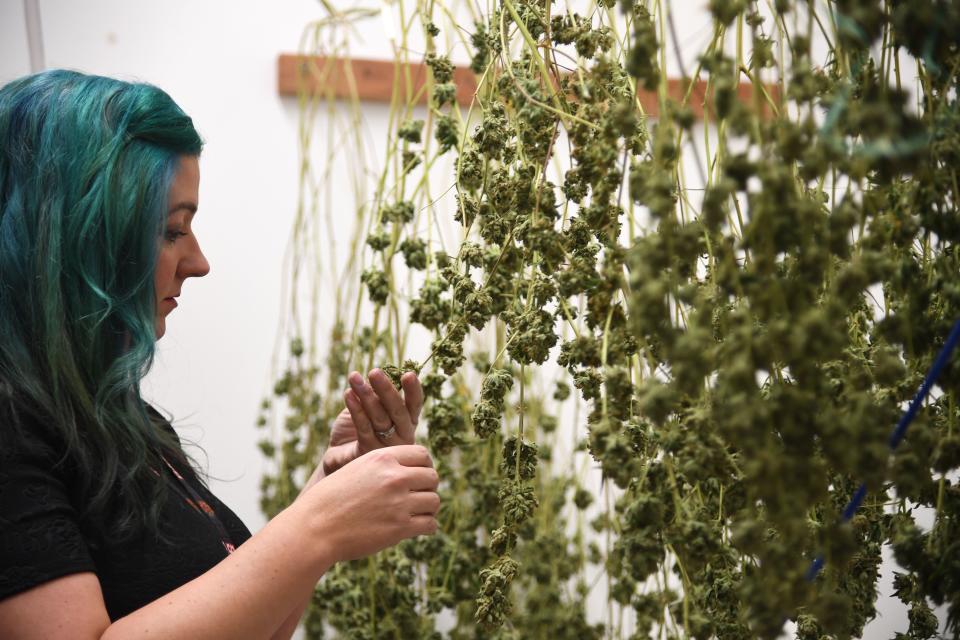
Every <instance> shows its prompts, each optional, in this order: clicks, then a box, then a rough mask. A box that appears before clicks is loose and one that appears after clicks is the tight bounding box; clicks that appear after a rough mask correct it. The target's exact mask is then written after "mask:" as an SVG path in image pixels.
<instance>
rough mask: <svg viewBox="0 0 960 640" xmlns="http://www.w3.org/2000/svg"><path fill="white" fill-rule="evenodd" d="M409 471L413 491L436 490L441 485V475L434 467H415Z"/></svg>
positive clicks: (410, 485)
mask: <svg viewBox="0 0 960 640" xmlns="http://www.w3.org/2000/svg"><path fill="white" fill-rule="evenodd" d="M409 472H410V484H409V487H410V490H411V491H436V490H437V487H438V486H439V485H440V475H439V474H438V473H437V470H436V469H434V468H433V467H414V468H412V469H409Z"/></svg>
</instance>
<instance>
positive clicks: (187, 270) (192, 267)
mask: <svg viewBox="0 0 960 640" xmlns="http://www.w3.org/2000/svg"><path fill="white" fill-rule="evenodd" d="M208 273H210V263H209V262H207V257H206V256H205V255H203V251H201V250H200V244H199V243H198V242H194V243H193V246H192V247H190V253H189V254H187V255H186V256H184V258H183V260H181V262H180V276H181V277H182V278H202V277H203V276H205V275H207V274H208Z"/></svg>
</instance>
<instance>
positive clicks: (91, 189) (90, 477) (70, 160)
mask: <svg viewBox="0 0 960 640" xmlns="http://www.w3.org/2000/svg"><path fill="white" fill-rule="evenodd" d="M202 145H203V143H202V140H201V139H200V136H199V134H198V133H197V131H196V130H195V129H194V127H193V122H192V121H191V119H190V118H189V117H188V116H187V115H186V114H185V113H184V112H183V111H182V110H181V109H180V107H179V106H177V104H176V103H175V102H174V101H173V100H172V99H171V98H170V96H168V95H167V94H166V93H164V92H163V91H162V90H160V89H158V88H157V87H154V86H151V85H149V84H143V83H129V82H123V81H120V80H115V79H112V78H104V77H100V76H92V75H85V74H82V73H77V72H73V71H64V70H54V71H46V72H43V73H38V74H34V75H31V76H27V77H23V78H20V79H17V80H14V81H13V82H10V83H9V84H7V85H5V86H3V87H2V88H0V420H2V422H0V431H2V432H3V433H2V435H3V437H4V439H6V440H8V442H5V443H4V446H9V445H13V446H17V445H20V446H22V447H24V448H28V449H29V448H30V447H31V446H33V447H34V448H35V446H36V444H37V443H38V442H43V443H44V446H47V447H48V449H52V450H54V451H56V452H57V460H58V463H62V464H65V465H67V467H66V468H69V469H72V470H73V471H74V472H76V478H77V486H75V487H70V489H71V490H73V491H76V492H77V495H78V497H79V500H78V502H79V504H81V505H82V509H81V511H80V514H79V516H80V521H81V524H82V525H83V527H84V529H85V531H89V532H90V533H91V534H92V538H93V539H105V540H112V541H119V540H123V539H127V538H128V537H129V536H132V535H135V534H138V533H139V532H141V531H142V527H150V528H152V529H153V530H157V526H156V525H157V522H158V516H159V512H160V508H161V505H162V501H163V499H164V497H165V495H166V487H165V486H164V483H163V482H158V481H157V475H156V473H155V471H154V470H157V469H159V468H160V464H161V463H160V460H159V457H158V455H159V454H160V453H163V454H164V455H168V456H174V457H176V458H177V459H178V460H181V461H183V460H184V459H185V458H184V457H183V455H182V452H181V450H180V448H179V447H178V446H177V445H176V443H175V442H174V440H173V436H172V434H169V433H167V432H166V431H165V430H163V429H160V428H158V427H157V425H156V424H154V423H153V422H151V417H150V415H149V413H148V411H147V407H146V405H145V403H144V401H143V399H142V398H141V394H140V381H141V379H142V378H143V376H144V375H145V374H146V372H147V371H148V370H149V368H150V366H151V364H152V362H153V357H154V343H155V340H156V336H155V326H154V318H155V313H156V309H155V306H156V294H155V291H154V279H153V273H154V266H155V263H156V259H157V252H158V248H159V242H160V238H161V237H162V233H163V230H164V228H165V223H166V214H167V206H168V203H167V197H168V192H169V189H170V185H171V182H172V180H173V177H174V174H175V172H176V169H177V164H178V161H179V157H180V156H181V155H199V153H200V150H201V147H202Z"/></svg>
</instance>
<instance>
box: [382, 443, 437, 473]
mask: <svg viewBox="0 0 960 640" xmlns="http://www.w3.org/2000/svg"><path fill="white" fill-rule="evenodd" d="M384 451H388V452H389V453H390V455H391V456H393V458H394V459H395V460H396V461H397V462H399V463H400V464H402V465H403V466H405V467H432V466H433V459H432V458H431V457H430V452H429V451H427V448H426V447H424V446H421V445H419V444H398V445H397V446H395V447H388V448H386V449H384Z"/></svg>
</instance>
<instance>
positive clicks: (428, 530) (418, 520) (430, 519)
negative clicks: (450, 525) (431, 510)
mask: <svg viewBox="0 0 960 640" xmlns="http://www.w3.org/2000/svg"><path fill="white" fill-rule="evenodd" d="M436 532H437V519H436V518H435V517H434V516H431V515H416V516H413V517H412V518H410V537H411V538H412V537H414V536H432V535H433V534H435V533H436Z"/></svg>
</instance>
